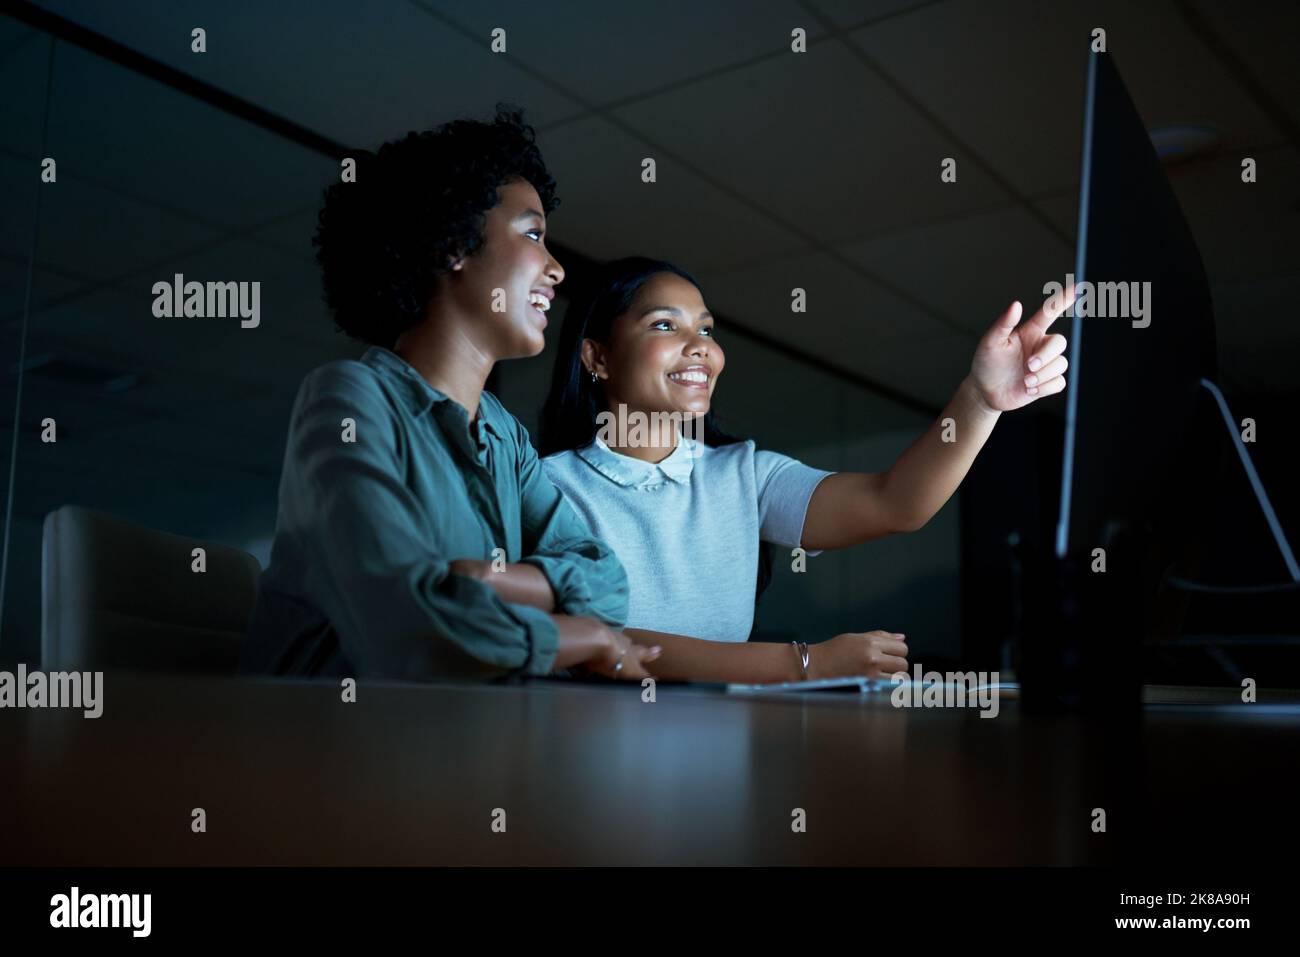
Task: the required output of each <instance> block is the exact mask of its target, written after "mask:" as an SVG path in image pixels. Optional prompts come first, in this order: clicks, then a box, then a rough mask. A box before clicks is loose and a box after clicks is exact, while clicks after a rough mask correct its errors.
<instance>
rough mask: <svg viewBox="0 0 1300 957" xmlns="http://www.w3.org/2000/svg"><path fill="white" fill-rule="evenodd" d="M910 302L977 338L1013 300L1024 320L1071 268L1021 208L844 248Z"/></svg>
mask: <svg viewBox="0 0 1300 957" xmlns="http://www.w3.org/2000/svg"><path fill="white" fill-rule="evenodd" d="M841 251H842V252H843V253H844V254H845V255H847V256H849V257H850V258H852V259H854V260H856V261H857V262H860V263H862V265H863V266H866V267H867V268H869V269H871V270H872V271H873V272H877V273H880V274H882V275H886V276H889V277H890V279H892V280H893V281H894V282H897V283H898V284H899V285H900V286H902V287H903V288H905V289H907V290H908V291H909V292H910V293H911V294H912V295H914V296H915V297H917V298H918V299H920V300H922V301H923V302H926V303H928V304H929V305H931V306H933V307H934V308H935V309H937V310H938V311H940V312H941V313H943V314H945V315H948V316H952V317H955V318H956V319H957V321H958V322H960V323H961V325H962V326H963V327H964V328H966V329H969V330H970V331H971V332H972V333H973V334H975V335H982V334H983V333H984V331H985V330H986V329H987V328H988V326H989V325H991V324H992V323H993V320H994V319H995V318H996V317H997V316H998V315H999V314H1001V312H1002V311H1003V310H1004V309H1006V308H1007V306H1008V305H1009V304H1010V303H1011V302H1012V300H1014V299H1019V300H1020V301H1021V302H1022V304H1023V305H1024V307H1025V309H1026V311H1027V313H1029V314H1032V313H1033V311H1034V310H1036V309H1037V308H1038V307H1039V306H1040V305H1041V304H1042V300H1043V298H1044V297H1043V296H1042V294H1041V292H1042V288H1043V285H1044V283H1047V282H1051V281H1056V282H1064V281H1065V274H1066V273H1067V272H1068V271H1069V270H1070V269H1071V267H1072V266H1073V264H1074V250H1073V248H1072V244H1071V245H1070V246H1067V245H1066V244H1065V243H1062V242H1061V241H1060V240H1059V239H1058V238H1057V237H1056V236H1055V234H1053V233H1052V232H1051V231H1049V230H1048V229H1046V228H1044V227H1043V225H1042V224H1041V223H1040V222H1039V221H1038V220H1037V219H1035V218H1034V217H1033V216H1031V215H1030V214H1029V213H1027V212H1026V211H1025V210H1023V209H1021V208H1020V207H1016V206H1013V207H1008V208H1006V209H1003V210H999V211H997V212H993V213H984V214H981V215H977V216H971V217H968V218H965V219H959V220H954V221H951V222H946V223H940V224H937V225H934V226H923V227H920V228H918V229H911V230H906V231H904V232H900V233H895V234H893V235H890V236H887V237H883V238H881V239H873V240H868V241H867V242H865V243H856V244H853V245H850V246H845V247H842V250H841Z"/></svg>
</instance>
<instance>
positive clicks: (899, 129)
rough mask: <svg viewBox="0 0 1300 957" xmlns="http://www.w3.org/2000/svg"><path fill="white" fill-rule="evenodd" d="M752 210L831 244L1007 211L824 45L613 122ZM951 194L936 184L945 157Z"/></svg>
mask: <svg viewBox="0 0 1300 957" xmlns="http://www.w3.org/2000/svg"><path fill="white" fill-rule="evenodd" d="M615 112H616V115H618V116H619V117H620V118H621V119H623V120H625V121H626V122H627V123H628V124H630V125H631V126H632V127H633V128H635V129H636V130H638V131H639V132H641V133H643V134H644V135H645V136H646V137H648V138H649V139H650V140H651V141H653V142H655V143H658V144H661V145H662V146H664V147H666V148H667V149H668V150H671V151H674V152H675V153H677V154H679V155H682V156H684V157H686V158H687V159H688V160H689V161H690V162H691V163H692V164H694V165H696V166H697V167H699V168H701V169H702V170H704V171H706V172H707V174H708V175H710V176H712V177H715V178H717V179H718V180H719V181H720V182H724V183H726V184H728V185H729V186H730V187H732V188H733V189H735V190H737V191H738V192H739V193H741V194H743V195H744V196H745V197H746V198H747V199H748V200H749V201H750V202H751V203H752V204H754V205H755V206H756V207H757V208H759V209H763V210H766V211H767V212H769V213H770V214H771V215H772V216H774V217H777V218H779V219H780V220H781V221H783V222H786V223H789V224H791V226H792V227H794V228H796V229H798V230H800V231H801V232H803V233H804V234H805V235H807V236H809V237H816V238H817V239H818V240H820V241H824V242H838V241H843V240H847V239H856V238H862V237H865V236H868V235H873V234H878V233H884V232H889V231H891V230H895V229H898V228H900V227H902V226H905V225H914V224H916V223H918V222H925V221H927V220H930V219H937V218H944V217H950V216H954V215H957V214H959V213H961V212H964V211H970V210H974V209H981V208H984V209H986V208H988V207H989V206H992V205H996V204H997V203H999V202H1003V201H1006V199H1007V197H1006V196H1005V194H1004V193H1003V192H1002V191H1001V190H999V189H998V187H996V186H995V185H994V184H993V182H992V181H991V180H990V179H989V178H988V177H987V176H983V175H981V174H980V173H979V172H978V171H977V170H975V169H974V168H972V167H971V166H970V165H967V164H965V163H964V162H963V160H964V159H965V157H964V155H963V154H962V152H961V151H960V150H958V149H957V148H956V147H955V145H954V144H953V143H951V142H949V141H946V140H945V139H944V138H943V137H942V136H941V135H940V134H939V133H937V132H936V131H935V129H934V127H933V126H932V125H931V124H930V123H928V122H927V121H925V120H924V119H923V118H921V117H919V116H918V115H917V114H916V113H915V112H914V111H913V110H911V109H910V108H909V107H908V106H907V104H906V103H904V102H903V100H901V99H900V98H899V97H898V96H897V95H896V94H895V93H894V92H893V91H891V90H890V89H888V88H887V87H885V86H884V85H883V84H882V83H881V82H879V81H878V80H876V79H875V78H874V77H873V76H872V75H871V74H870V73H868V71H867V70H865V69H864V68H863V67H862V65H861V64H860V63H859V62H858V61H857V60H856V59H854V57H853V56H852V55H851V54H850V53H849V52H848V51H847V50H846V49H845V48H844V47H843V46H842V45H841V44H838V43H835V44H824V45H821V46H819V47H817V48H816V49H815V51H813V52H810V53H808V54H804V55H798V54H793V53H792V54H790V55H789V56H786V57H782V58H780V59H778V60H772V61H768V62H764V63H760V64H757V65H755V66H752V67H749V68H746V69H744V70H738V71H735V72H733V73H728V74H726V75H724V76H721V77H717V78H714V79H712V80H710V81H708V82H707V83H702V84H699V85H697V86H690V87H687V88H685V89H682V90H677V91H674V92H672V93H668V94H665V95H663V96H657V97H653V98H651V99H649V100H645V101H642V102H639V103H635V104H632V105H630V106H627V107H623V108H620V109H618V110H616V111H615ZM950 156H951V157H955V158H956V159H957V161H958V166H959V170H960V172H959V176H958V182H957V183H948V184H945V183H942V182H941V181H940V178H939V177H940V163H941V161H942V160H943V158H945V157H950Z"/></svg>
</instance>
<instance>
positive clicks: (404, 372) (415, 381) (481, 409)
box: [361, 346, 503, 439]
mask: <svg viewBox="0 0 1300 957" xmlns="http://www.w3.org/2000/svg"><path fill="white" fill-rule="evenodd" d="M361 361H362V362H364V363H365V364H366V365H368V366H370V367H371V368H372V369H375V370H376V371H378V372H380V373H382V374H383V375H384V377H385V378H386V379H388V381H389V382H391V383H392V384H393V386H394V387H395V388H396V389H397V391H398V392H399V393H400V394H401V396H402V398H403V399H404V400H405V402H406V404H407V406H408V407H409V408H410V410H411V413H412V414H413V415H415V416H416V417H419V416H422V415H424V413H426V412H428V411H429V409H431V408H433V406H435V405H437V404H439V403H442V402H445V403H447V404H448V405H449V406H454V407H455V409H454V410H453V409H450V408H448V409H439V414H438V418H439V419H440V420H441V419H442V418H443V417H444V416H443V413H451V412H454V411H458V412H459V413H460V416H459V417H460V418H463V420H464V423H465V429H466V432H468V430H469V412H468V411H466V409H465V407H464V406H463V405H461V404H460V403H459V402H457V401H456V400H455V399H453V398H452V397H451V396H449V395H447V394H446V393H445V392H442V391H440V390H438V389H435V388H434V387H433V386H431V385H429V382H428V380H427V379H425V378H424V376H422V375H420V373H419V371H418V370H417V369H416V368H415V367H414V366H412V365H411V364H410V363H409V362H407V361H406V360H405V359H403V358H402V357H401V356H399V355H398V354H397V353H395V352H393V351H392V350H390V349H385V348H384V347H383V346H371V347H370V348H369V349H367V350H366V351H365V353H364V354H363V355H362V356H361ZM453 418H456V416H454V415H453ZM478 418H479V422H481V423H482V424H483V428H484V429H486V430H487V431H488V432H491V433H492V434H493V435H494V436H496V437H497V438H498V439H500V438H503V434H502V431H501V429H500V428H499V427H498V426H497V424H496V423H495V422H493V421H492V416H491V414H489V412H488V407H487V403H485V402H483V400H482V399H480V400H479V404H478Z"/></svg>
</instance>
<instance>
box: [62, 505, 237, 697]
mask: <svg viewBox="0 0 1300 957" xmlns="http://www.w3.org/2000/svg"><path fill="white" fill-rule="evenodd" d="M200 547H201V548H203V549H205V551H206V561H207V566H206V568H207V570H206V571H204V572H196V571H193V570H192V566H193V563H194V561H195V559H194V557H193V550H194V549H195V548H200ZM41 552H42V555H41V660H42V667H43V668H44V669H45V670H47V671H55V670H60V671H74V670H75V671H109V670H113V671H164V672H184V673H190V674H223V673H224V674H231V675H233V674H235V671H236V669H237V667H238V663H239V647H240V642H242V641H243V638H244V633H245V630H246V628H247V626H248V619H249V615H250V614H251V613H252V610H253V598H254V594H255V590H256V583H257V576H258V574H259V572H260V571H261V565H260V564H259V563H258V561H257V559H256V558H254V557H253V556H252V555H250V554H248V553H247V552H244V551H241V550H239V549H237V548H230V547H229V546H226V545H218V544H215V543H213V542H205V541H200V540H196V539H193V538H186V537H184V536H181V535H172V534H170V533H167V532H159V531H155V530H153V529H151V528H145V527H143V526H141V525H133V524H131V523H129V522H126V521H123V520H122V519H119V518H116V517H114V516H112V515H108V514H105V513H103V512H97V511H94V510H92V509H88V508H83V507H81V506H77V505H65V506H63V507H62V508H59V509H56V510H55V511H53V512H50V513H49V514H48V515H46V516H45V524H44V530H43V539H42V548H41Z"/></svg>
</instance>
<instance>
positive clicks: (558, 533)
mask: <svg viewBox="0 0 1300 957" xmlns="http://www.w3.org/2000/svg"><path fill="white" fill-rule="evenodd" d="M517 433H518V442H519V501H520V516H521V520H522V524H523V546H524V547H523V552H524V555H523V558H521V561H523V562H526V563H528V564H530V565H535V566H537V568H539V569H540V570H541V572H542V574H543V575H545V576H546V580H547V581H549V582H550V583H551V590H552V591H554V592H555V608H556V611H559V612H562V613H563V614H566V615H588V616H591V617H593V618H599V619H600V620H601V621H603V622H605V623H606V624H608V625H611V626H613V627H615V628H622V627H623V625H624V624H625V623H626V622H627V609H628V582H627V572H626V571H624V569H623V564H622V563H621V562H620V561H619V560H618V556H616V555H615V554H614V550H613V549H612V548H610V547H609V546H608V545H606V544H605V543H604V542H602V541H601V540H600V539H598V538H596V537H595V536H593V535H592V534H591V529H589V528H588V527H587V523H586V522H584V521H583V520H582V518H581V517H580V516H579V515H578V513H577V512H575V511H574V510H573V506H571V505H570V504H569V503H568V501H567V500H566V499H565V498H564V496H563V494H561V492H560V490H559V489H557V488H556V487H555V486H554V485H553V484H552V483H551V480H550V479H549V478H547V477H546V473H545V472H544V471H543V470H542V464H541V462H540V461H538V459H537V452H536V451H534V449H533V445H532V443H531V442H530V441H529V440H528V431H527V430H526V429H525V428H524V427H523V426H522V425H517Z"/></svg>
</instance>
